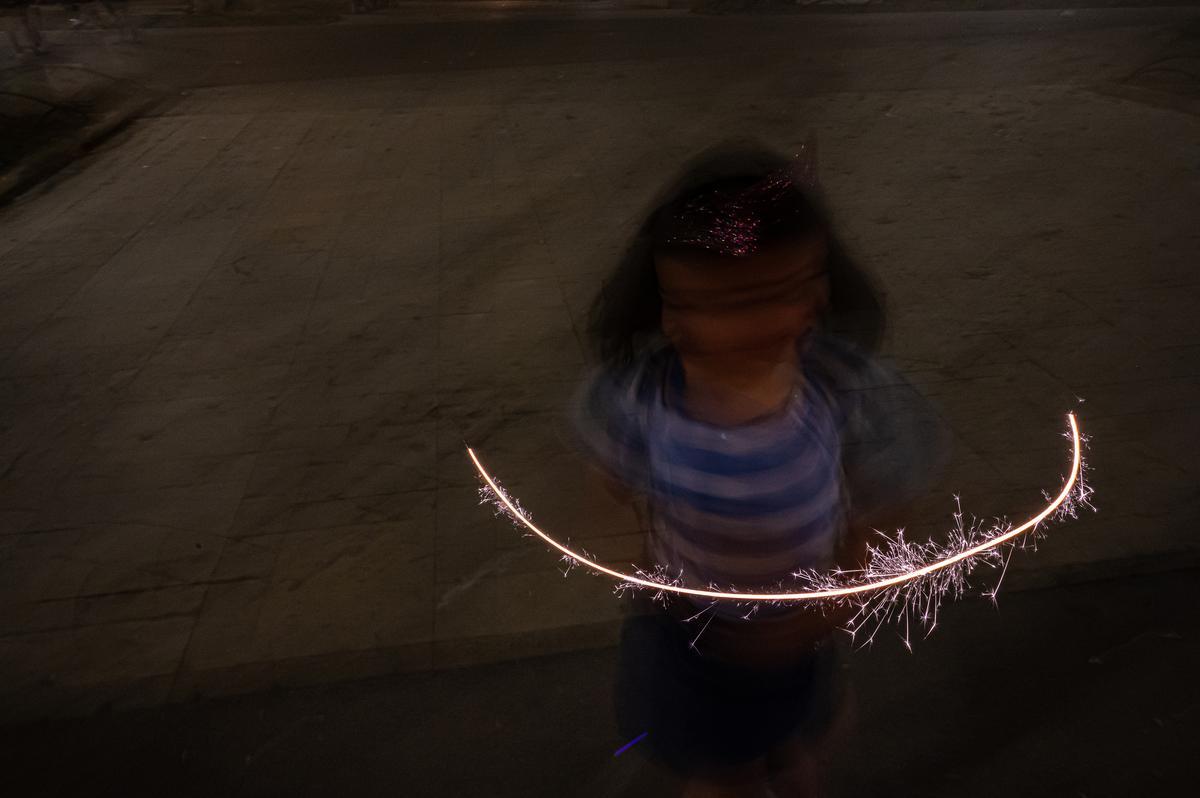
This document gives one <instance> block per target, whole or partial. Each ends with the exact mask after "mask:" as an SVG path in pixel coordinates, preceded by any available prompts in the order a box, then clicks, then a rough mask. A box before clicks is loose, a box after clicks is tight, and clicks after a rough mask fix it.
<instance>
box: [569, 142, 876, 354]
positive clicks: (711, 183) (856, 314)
mask: <svg viewBox="0 0 1200 798" xmlns="http://www.w3.org/2000/svg"><path fill="white" fill-rule="evenodd" d="M793 168H794V164H793V161H792V159H790V158H787V157H786V156H784V155H780V154H779V153H777V152H775V151H773V150H771V149H769V148H767V147H765V146H764V145H762V144H760V143H758V142H756V141H753V140H749V139H733V140H729V141H725V142H723V143H721V144H718V145H716V146H715V147H712V148H710V149H708V150H705V151H704V152H702V153H700V154H699V155H697V156H696V157H694V158H692V159H691V160H690V161H688V162H687V163H686V164H685V165H684V167H683V168H682V170H681V171H680V172H679V174H678V175H677V176H676V177H675V179H674V180H672V181H671V182H670V183H669V184H668V185H667V187H666V188H665V189H664V190H662V191H661V192H660V193H659V194H658V196H657V197H656V198H655V199H654V201H653V202H652V203H651V205H650V208H649V210H648V211H647V213H646V214H645V216H644V217H643V218H644V220H643V222H642V223H641V225H640V226H639V227H638V228H637V230H636V231H635V232H634V234H633V237H632V238H631V239H630V241H629V243H628V245H627V246H626V247H625V250H624V253H623V255H622V257H621V259H620V261H619V262H618V264H617V267H616V269H615V270H614V271H613V273H612V274H611V275H610V277H609V278H608V279H607V280H606V281H605V282H604V284H603V286H602V287H601V289H600V291H599V293H598V294H597V295H596V298H595V299H594V300H593V302H592V306H591V310H590V312H589V314H588V325H587V335H588V340H589V342H590V344H591V346H592V348H593V350H594V351H595V354H596V355H597V356H598V357H599V359H600V361H601V363H603V364H604V365H605V366H608V367H611V368H621V367H623V366H626V365H629V364H630V363H631V362H632V361H633V359H634V357H635V356H636V353H637V352H638V351H639V350H640V349H641V348H642V347H643V346H645V345H647V344H649V343H651V342H653V341H654V340H655V339H656V338H658V337H659V336H660V335H661V321H662V297H661V295H660V293H659V283H658V274H657V272H656V271H655V265H654V263H655V256H656V255H657V254H661V253H663V252H665V251H673V252H680V251H681V250H683V251H685V252H686V251H687V250H689V249H696V250H697V251H702V250H700V248H699V247H698V246H696V245H688V244H682V245H681V244H680V243H679V238H678V236H677V235H676V232H677V224H676V223H675V222H676V220H677V219H678V216H679V213H680V212H681V210H682V209H685V208H687V207H688V206H689V204H690V203H694V202H695V201H696V200H697V199H698V198H712V197H714V196H716V197H720V196H721V195H723V194H725V195H734V194H736V193H737V192H739V191H744V190H745V189H746V188H747V187H749V186H752V185H755V184H757V183H759V182H760V181H763V180H764V179H767V178H768V177H769V176H770V175H772V174H777V173H779V172H780V171H783V170H789V169H793ZM777 202H778V203H781V204H782V206H783V207H780V208H777V209H776V210H777V211H780V212H777V213H775V218H777V219H782V220H784V221H783V223H782V227H781V225H780V224H775V225H774V227H773V229H772V230H771V231H770V235H771V238H770V240H769V241H766V240H764V241H763V243H764V244H769V243H776V242H778V241H780V240H783V239H785V238H792V239H803V238H807V237H809V236H813V235H821V236H822V237H823V238H824V241H825V244H826V251H827V254H826V267H827V268H828V270H829V289H830V294H829V308H828V310H827V312H826V315H825V318H823V319H822V325H823V326H825V327H826V328H827V329H829V330H832V331H834V332H836V333H838V334H839V335H842V336H844V337H846V338H849V339H850V340H852V341H854V342H855V343H856V344H858V345H859V346H860V347H862V348H864V349H866V350H867V351H874V350H876V349H878V347H879V344H880V343H881V341H882V338H883V332H884V328H885V325H886V312H885V309H884V304H883V298H882V296H881V295H880V293H879V291H878V290H877V289H876V287H875V285H874V281H873V280H871V278H870V277H869V276H868V275H867V274H866V272H864V271H863V269H861V268H860V267H859V266H858V264H857V263H855V262H854V260H853V259H852V258H851V257H850V255H849V254H848V253H847V252H846V249H845V247H844V246H843V245H842V243H841V241H840V240H839V239H838V237H837V236H836V235H835V234H834V231H833V228H832V225H831V223H830V220H829V214H828V213H827V211H826V210H825V208H824V206H823V205H822V204H821V202H820V201H819V198H818V197H817V196H816V193H815V192H814V191H811V190H808V189H806V188H804V187H802V186H801V185H797V184H793V185H792V186H791V188H789V190H788V191H787V192H786V194H785V196H783V197H782V198H780V199H778V200H777Z"/></svg>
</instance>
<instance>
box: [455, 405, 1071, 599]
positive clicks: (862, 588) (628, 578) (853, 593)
mask: <svg viewBox="0 0 1200 798" xmlns="http://www.w3.org/2000/svg"><path fill="white" fill-rule="evenodd" d="M1067 421H1068V422H1069V423H1070V433H1069V435H1068V437H1069V438H1070V440H1071V442H1072V448H1073V456H1072V461H1071V471H1070V474H1069V475H1068V476H1067V478H1066V480H1065V481H1064V484H1063V486H1062V490H1060V491H1059V493H1058V495H1057V496H1056V497H1054V498H1053V499H1052V500H1050V503H1049V504H1048V505H1047V506H1046V507H1045V508H1044V509H1043V510H1042V511H1041V512H1040V513H1038V514H1037V515H1035V516H1033V517H1032V518H1030V519H1029V520H1028V521H1026V522H1025V523H1023V524H1021V525H1020V526H1015V527H1008V526H1007V525H1004V526H1000V527H996V528H995V532H994V534H987V535H984V536H983V539H982V540H980V541H979V542H977V543H973V544H971V545H963V546H961V547H957V550H953V551H951V552H948V553H946V554H945V556H942V557H938V558H937V559H934V560H933V561H932V562H929V563H927V564H924V565H917V564H915V563H913V564H912V567H906V568H905V569H904V570H903V571H902V572H900V573H892V575H891V576H886V577H880V576H879V571H880V569H878V568H874V567H872V563H873V562H874V561H875V560H876V558H879V559H880V560H885V559H887V560H893V561H894V560H895V559H897V558H900V559H901V560H905V561H909V560H912V559H914V558H916V555H919V554H920V553H921V548H920V547H913V546H912V544H908V543H905V542H904V541H903V539H902V537H901V535H897V537H896V538H895V539H894V540H891V541H889V542H890V544H891V549H890V550H881V549H875V548H872V549H871V557H870V562H869V563H868V566H867V568H866V569H865V571H863V572H861V573H862V574H864V575H865V577H866V579H865V581H861V582H856V583H851V584H845V585H829V586H824V587H821V588H820V589H816V590H806V591H800V592H790V593H789V592H779V593H740V592H736V591H723V590H711V589H707V590H706V589H703V588H695V587H684V586H683V585H680V584H674V583H671V582H667V581H658V580H656V579H653V578H648V577H647V576H639V575H636V574H628V573H622V572H621V571H617V570H615V569H612V568H609V567H607V566H605V565H602V564H600V563H598V562H596V561H595V560H593V559H592V558H591V557H589V556H587V555H586V554H585V553H583V552H581V551H575V550H573V549H571V548H568V547H567V546H564V545H563V544H561V543H559V542H558V541H557V540H555V539H554V538H553V537H551V536H550V535H549V534H547V533H546V532H544V531H542V529H540V528H539V527H538V526H537V525H536V524H534V523H533V521H532V520H531V519H530V518H529V515H528V514H527V513H526V512H525V511H524V510H523V509H522V508H521V507H520V505H519V504H518V503H517V501H516V500H515V499H514V498H513V497H511V496H510V495H509V494H508V493H507V492H506V491H505V490H504V489H503V488H501V487H500V485H499V484H498V483H497V482H496V480H495V479H494V478H493V477H492V476H491V474H489V473H488V472H487V470H486V469H484V467H483V463H481V462H480V460H479V457H478V455H476V454H475V450H474V449H472V448H471V447H469V446H468V447H467V454H468V455H470V457H471V462H473V463H474V464H475V469H476V470H477V471H478V472H479V476H480V478H482V479H483V481H484V483H485V484H486V486H487V488H488V489H489V490H490V492H491V495H492V497H493V499H494V500H495V501H496V502H497V506H498V507H500V508H501V509H503V510H504V511H505V512H506V513H507V514H508V515H509V516H510V517H512V518H513V519H514V520H515V521H516V522H518V523H519V524H521V525H522V526H524V527H525V528H526V529H528V530H529V531H530V532H532V533H533V534H535V535H537V536H538V537H539V538H541V539H542V540H544V541H545V542H546V543H547V544H549V545H550V546H552V547H554V548H555V549H557V550H558V551H559V552H561V553H562V554H563V556H564V557H566V558H568V560H569V561H570V562H572V563H576V564H579V565H582V566H584V567H586V568H590V569H591V570H593V571H596V572H598V573H602V574H605V575H607V576H611V577H612V578H614V579H618V580H620V581H621V582H622V583H624V584H626V585H636V586H640V587H648V588H651V589H653V590H656V591H665V592H669V593H680V594H684V595H688V596H699V597H701V598H707V599H731V600H734V601H739V602H755V601H770V602H785V601H816V600H820V599H846V598H855V597H860V596H861V595H862V594H867V593H872V592H875V591H886V590H887V589H889V588H892V589H895V588H898V587H903V586H906V585H907V584H908V583H913V582H915V581H917V580H920V579H921V578H922V577H928V576H933V577H935V578H937V577H939V576H942V574H939V572H946V573H945V575H946V576H949V575H951V574H956V572H957V571H958V570H959V567H961V566H962V565H964V564H965V563H967V561H969V560H971V559H973V558H975V557H978V556H979V555H981V554H986V553H993V554H994V553H995V552H994V550H995V549H996V548H997V547H999V546H1001V545H1003V544H1005V543H1009V542H1011V541H1013V540H1014V539H1016V538H1017V537H1019V536H1020V535H1023V534H1025V533H1027V532H1030V531H1031V530H1036V529H1037V528H1038V526H1039V525H1040V524H1041V523H1042V522H1043V521H1045V520H1046V519H1047V518H1049V517H1050V516H1051V515H1055V514H1056V513H1058V512H1060V511H1064V512H1067V513H1069V514H1072V515H1073V511H1072V509H1071V508H1072V506H1073V504H1074V502H1071V501H1068V500H1069V499H1071V497H1072V492H1073V491H1076V492H1078V493H1079V497H1078V498H1079V501H1081V502H1082V503H1085V504H1086V502H1087V496H1088V490H1087V488H1086V486H1085V485H1084V484H1083V481H1082V479H1081V472H1082V468H1083V451H1082V447H1083V442H1082V440H1081V436H1080V433H1079V423H1078V421H1076V419H1075V414H1074V413H1068V414H1067ZM1064 503H1066V504H1064ZM955 518H956V520H958V521H959V523H960V527H961V511H959V512H958V513H956V514H955ZM960 532H961V529H960ZM962 540H963V541H966V540H968V538H967V537H963V538H962ZM931 548H932V547H931ZM883 566H884V567H883V569H882V570H884V571H885V572H889V573H890V572H893V571H894V570H895V567H894V565H893V564H892V563H891V562H884V564H883ZM956 566H957V567H956ZM854 573H857V572H849V571H841V572H838V575H839V576H852V575H853V574H854ZM797 575H798V576H799V575H800V574H797ZM810 576H812V575H811V574H810ZM823 581H826V582H828V581H829V580H828V579H825V580H823ZM943 589H944V588H943ZM938 592H940V591H938ZM921 595H924V599H925V601H924V603H925V605H926V610H932V611H934V612H936V607H930V606H929V605H935V604H936V597H934V596H932V595H925V594H921ZM921 595H918V596H916V598H920V597H921ZM913 598H914V596H908V597H906V600H911V599H913ZM858 600H859V601H861V600H862V599H861V598H859V599H858ZM928 615H929V612H928V611H923V612H922V619H923V620H927V616H928Z"/></svg>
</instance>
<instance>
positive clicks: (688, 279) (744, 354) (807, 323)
mask: <svg viewBox="0 0 1200 798" xmlns="http://www.w3.org/2000/svg"><path fill="white" fill-rule="evenodd" d="M655 266H656V269H657V272H658V281H659V286H660V290H661V292H662V306H663V310H662V328H663V332H664V334H665V335H666V336H667V338H668V339H669V340H670V341H671V343H672V344H673V345H674V346H675V349H676V351H678V353H679V355H680V357H681V358H682V360H683V365H684V367H685V369H687V370H689V371H699V372H703V373H705V374H708V375H709V376H719V375H723V374H728V375H734V376H736V375H739V374H740V375H746V374H748V373H751V372H754V371H757V370H759V369H760V368H762V367H771V366H775V365H777V364H779V363H782V362H785V361H788V360H791V359H794V357H795V351H796V350H795V343H796V341H797V339H802V338H803V337H804V336H806V335H807V334H808V333H809V332H811V331H812V329H813V328H814V326H815V325H816V323H817V319H818V318H819V316H820V315H821V313H822V311H823V310H824V309H825V307H826V305H827V304H828V302H829V278H828V275H827V272H826V265H825V243H824V241H822V240H821V239H819V238H813V239H811V240H807V241H803V242H798V243H788V244H781V245H779V246H776V247H773V248H770V249H767V250H765V251H763V252H759V253H756V254H754V255H750V256H748V257H744V258H732V257H726V256H720V255H707V254H703V255H695V254H690V253H689V254H688V255H686V256H682V257H680V256H666V255H664V256H662V257H659V258H658V259H657V260H656V263H655Z"/></svg>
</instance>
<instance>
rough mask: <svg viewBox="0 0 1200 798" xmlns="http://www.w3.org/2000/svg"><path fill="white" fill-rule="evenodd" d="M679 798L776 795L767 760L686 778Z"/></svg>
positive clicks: (759, 797)
mask: <svg viewBox="0 0 1200 798" xmlns="http://www.w3.org/2000/svg"><path fill="white" fill-rule="evenodd" d="M681 798H777V795H776V793H775V791H774V790H772V789H771V782H770V779H769V778H768V776H767V760H766V758H765V757H760V758H758V759H756V760H754V761H753V762H748V763H746V764H745V765H737V766H732V767H729V768H725V769H723V770H721V771H720V772H716V773H706V774H705V775H703V776H694V777H692V778H689V779H688V780H687V783H686V784H685V785H684V787H683V793H682V796H681Z"/></svg>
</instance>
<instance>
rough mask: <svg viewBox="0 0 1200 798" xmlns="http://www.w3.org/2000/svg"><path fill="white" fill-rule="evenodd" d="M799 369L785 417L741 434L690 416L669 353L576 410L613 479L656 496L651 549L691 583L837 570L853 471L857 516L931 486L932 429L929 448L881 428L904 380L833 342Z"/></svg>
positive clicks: (769, 586) (610, 377)
mask: <svg viewBox="0 0 1200 798" xmlns="http://www.w3.org/2000/svg"><path fill="white" fill-rule="evenodd" d="M801 369H802V373H803V379H801V380H800V381H799V384H798V387H797V389H796V391H795V392H794V393H793V395H792V396H791V397H790V399H789V401H788V403H787V404H786V405H785V407H784V408H782V409H781V410H780V411H778V412H776V413H773V414H771V415H770V416H769V417H766V418H763V419H758V420H755V421H752V422H749V423H746V424H740V425H736V426H718V425H714V424H710V423H707V422H704V421H700V420H697V419H693V418H691V417H689V416H687V415H686V414H685V413H684V412H682V410H681V409H679V408H680V405H681V401H680V398H681V391H682V388H683V373H682V368H681V365H680V363H679V360H678V358H677V357H676V356H675V353H674V352H673V351H672V350H671V349H670V348H669V347H667V346H661V347H659V348H657V349H654V350H651V351H649V352H647V353H645V354H643V355H642V356H641V357H640V358H639V359H638V360H637V361H636V362H635V363H634V364H633V365H632V366H631V367H630V368H629V369H627V370H625V371H623V372H621V373H619V374H614V373H611V372H605V371H598V372H596V373H595V374H593V376H592V377H591V379H590V380H589V381H588V382H587V383H586V384H585V386H584V388H583V390H582V393H581V395H580V396H579V399H578V402H577V405H576V407H577V408H578V410H577V416H576V429H577V431H578V434H579V437H580V440H581V442H582V444H583V446H584V448H585V450H586V451H587V452H588V453H589V455H590V456H591V457H592V458H593V459H595V460H596V461H597V462H598V463H599V464H600V465H601V466H602V467H603V468H604V470H606V471H607V472H609V473H610V474H612V475H613V476H614V477H616V478H617V479H618V480H620V481H621V482H623V483H625V484H626V485H628V486H629V487H631V488H632V489H634V490H636V491H638V492H641V493H643V494H645V496H646V497H647V500H648V504H649V508H650V512H651V519H650V523H651V535H650V546H649V549H650V553H651V555H652V557H653V558H654V560H655V562H656V563H657V564H658V565H660V566H662V567H664V568H665V569H666V570H667V572H668V573H669V574H671V575H672V576H675V575H678V576H681V577H682V579H683V581H684V583H685V584H688V585H691V586H709V585H712V586H715V587H717V588H729V587H733V588H736V589H738V590H740V591H749V590H766V591H770V590H774V589H778V587H779V586H780V585H781V583H782V584H785V585H786V584H789V583H790V582H791V581H792V578H791V575H792V573H794V572H795V571H797V570H799V569H809V568H816V569H825V568H829V567H830V566H832V564H833V560H834V551H835V548H836V546H837V543H838V542H839V539H840V537H841V535H842V534H843V532H844V529H845V525H846V518H847V513H848V511H849V508H850V503H851V501H852V499H853V498H855V497H854V496H852V495H851V493H852V492H851V491H848V489H847V484H846V482H847V480H846V476H847V472H848V471H849V473H850V474H852V475H854V476H855V477H856V478H857V480H858V482H859V483H860V485H859V489H858V490H855V491H853V493H854V494H856V496H857V498H858V499H859V501H857V502H855V504H854V506H855V507H856V508H858V509H862V508H864V507H869V506H870V505H873V504H886V503H887V502H889V501H894V500H896V499H897V498H898V495H897V494H898V493H904V494H911V493H913V492H914V489H916V488H918V487H920V485H918V483H919V482H920V481H921V478H922V476H927V474H925V475H922V474H920V469H913V468H912V466H913V465H914V464H916V465H921V464H924V465H928V464H929V463H930V462H932V460H931V459H930V454H931V451H932V450H930V448H929V447H930V445H931V444H932V443H933V442H934V438H935V437H936V436H928V435H927V432H928V424H927V423H926V424H924V427H925V428H926V437H927V438H928V441H927V443H926V444H925V445H924V446H923V447H922V446H920V445H917V443H916V440H915V438H914V437H913V435H914V434H915V432H914V430H913V429H909V427H911V426H912V425H908V424H906V423H905V422H904V421H900V422H899V426H897V422H896V420H895V419H891V420H888V419H881V418H879V416H880V414H881V413H883V412H884V411H885V408H892V409H894V407H895V406H898V405H897V403H896V402H894V401H893V402H888V403H884V404H881V403H880V402H879V401H878V400H879V397H878V395H877V393H876V392H877V391H878V390H879V389H881V388H886V387H891V388H893V389H894V388H896V387H899V386H906V384H905V383H904V381H903V380H902V379H901V378H899V377H898V375H896V374H895V372H892V371H889V370H887V369H884V368H883V367H881V366H880V365H879V364H878V363H875V362H873V361H870V360H868V359H867V358H866V357H865V356H864V355H862V354H861V353H859V352H858V351H857V350H854V349H852V348H850V347H848V346H847V345H845V344H842V343H840V342H837V341H834V340H833V339H829V338H826V337H824V336H818V337H815V338H814V340H813V342H812V344H811V345H810V346H809V347H808V349H807V350H806V352H805V354H804V355H803V356H802V357H801ZM869 389H874V391H873V390H869ZM911 393H912V395H913V396H916V394H915V392H911ZM870 398H874V400H875V401H874V403H872V402H871V401H868V400H869V399H870ZM909 405H910V407H911V406H913V405H912V403H909ZM926 420H927V419H926ZM889 421H890V423H889ZM917 426H918V427H919V426H921V425H917ZM903 433H907V434H903ZM898 452H899V453H903V455H904V456H900V457H897V453H898ZM914 455H916V456H915V457H914ZM934 459H936V458H934ZM847 461H848V462H847ZM898 467H899V468H908V469H909V470H910V473H908V474H907V475H905V474H901V473H898V472H897V470H896V469H897V468H898ZM925 470H926V471H928V470H929V469H925ZM717 610H718V611H719V612H720V613H721V614H729V615H732V614H735V613H736V614H738V615H740V614H743V613H744V610H738V609H737V608H735V607H732V606H727V607H721V606H718V608H717Z"/></svg>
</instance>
